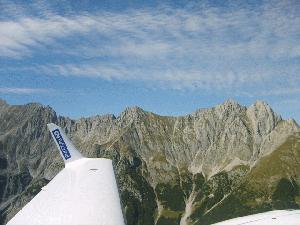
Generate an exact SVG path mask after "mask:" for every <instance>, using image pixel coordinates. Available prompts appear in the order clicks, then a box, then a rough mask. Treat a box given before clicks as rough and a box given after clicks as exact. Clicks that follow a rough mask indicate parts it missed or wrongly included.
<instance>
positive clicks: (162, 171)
mask: <svg viewBox="0 0 300 225" xmlns="http://www.w3.org/2000/svg"><path fill="white" fill-rule="evenodd" d="M49 122H53V123H56V124H58V125H59V126H61V127H63V128H64V129H65V132H66V133H67V135H68V136H70V137H71V139H72V140H73V142H74V143H75V145H76V146H77V147H78V149H81V150H82V153H83V155H85V156H87V157H107V158H111V159H113V161H114V166H115V170H116V175H117V180H118V183H119V187H120V195H121V199H122V204H123V207H124V215H125V217H126V220H127V224H128V225H137V224H138V225H148V224H149V225H152V224H157V225H162V224H166V225H172V224H181V225H188V224H211V223H213V222H218V221H221V220H224V219H228V218H232V217H235V216H242V215H247V214H250V213H256V212H262V211H266V210H270V209H281V208H298V207H299V205H300V193H299V185H300V128H299V126H298V125H297V124H296V122H295V121H294V120H282V119H281V117H280V116H278V115H277V114H276V113H274V112H273V110H272V109H271V108H270V107H269V105H267V104H266V103H264V102H260V101H257V102H256V103H254V104H253V105H251V106H250V107H249V108H246V107H244V106H241V105H239V104H238V103H236V102H234V101H227V102H225V103H224V104H222V105H218V106H216V107H213V108H210V109H200V110H198V111H196V112H195V113H193V114H190V115H187V116H180V117H166V116H159V115H156V114H153V113H151V112H146V111H144V110H142V109H140V108H138V107H133V108H127V109H126V110H125V111H124V112H122V113H121V114H120V116H118V117H115V116H114V115H104V116H95V117H91V118H82V119H79V120H71V119H69V118H66V117H61V116H57V115H56V113H55V112H54V111H53V110H52V109H51V108H50V107H45V106H42V105H39V104H27V105H23V106H11V105H8V104H7V103H5V102H4V101H2V100H1V101H0V199H1V202H0V212H1V221H0V222H1V223H5V222H6V221H7V220H9V219H10V218H11V217H12V216H13V215H14V214H15V213H17V211H18V210H20V209H21V208H22V206H23V205H25V204H26V203H27V202H28V201H29V200H30V199H31V198H33V197H34V195H35V194H37V193H38V192H39V190H40V189H41V187H42V186H44V185H45V184H46V183H47V182H49V180H51V179H52V178H53V177H54V176H55V175H56V174H57V173H58V172H59V171H60V170H61V169H62V168H63V161H62V160H61V159H60V155H59V152H58V151H57V149H56V147H55V145H54V142H53V141H52V140H51V137H50V133H49V132H48V130H47V127H46V124H47V123H49ZM99 213H101V212H99Z"/></svg>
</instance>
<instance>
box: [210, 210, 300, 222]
mask: <svg viewBox="0 0 300 225" xmlns="http://www.w3.org/2000/svg"><path fill="white" fill-rule="evenodd" d="M242 224H247V225H248V224H249V225H269V224H270V225H272V224H274V225H299V224H300V210H274V211H269V212H265V213H258V214H254V215H250V216H244V217H238V218H235V219H231V220H226V221H223V222H220V223H216V224H215V225H242Z"/></svg>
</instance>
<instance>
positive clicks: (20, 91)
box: [0, 87, 51, 94]
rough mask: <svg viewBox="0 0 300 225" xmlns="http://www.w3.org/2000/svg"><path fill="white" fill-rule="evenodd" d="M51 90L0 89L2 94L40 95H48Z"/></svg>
mask: <svg viewBox="0 0 300 225" xmlns="http://www.w3.org/2000/svg"><path fill="white" fill-rule="evenodd" d="M50 91H51V90H49V89H42V88H16V87H13V88H12V87H0V93H2V94H41V93H49V92H50Z"/></svg>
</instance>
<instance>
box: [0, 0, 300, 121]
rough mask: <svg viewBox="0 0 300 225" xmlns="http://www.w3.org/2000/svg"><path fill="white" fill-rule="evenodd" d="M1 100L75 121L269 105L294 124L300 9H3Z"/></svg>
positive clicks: (169, 4)
mask: <svg viewBox="0 0 300 225" xmlns="http://www.w3.org/2000/svg"><path fill="white" fill-rule="evenodd" d="M0 98H2V99H4V100H6V101H7V102H8V103H9V104H25V103H29V102H39V103H42V104H44V105H50V106H51V107H52V108H53V109H54V110H55V111H56V112H57V113H58V114H60V115H63V116H69V117H71V118H80V117H88V116H93V115H98V114H107V113H112V114H115V115H118V114H120V112H122V111H123V110H124V109H125V108H126V107H130V106H139V107H141V108H143V109H145V110H147V111H152V112H154V113H157V114H160V115H185V114H188V113H192V112H194V111H195V110H197V109H199V108H207V107H212V106H214V105H216V104H221V103H223V102H224V101H226V100H227V99H233V100H236V101H238V102H239V103H240V104H242V105H246V106H249V105H251V104H253V103H254V102H255V101H256V100H263V101H266V102H267V103H268V104H269V105H271V107H272V108H273V109H274V111H276V112H277V113H279V114H281V115H282V116H283V118H285V119H287V118H294V119H296V120H297V121H298V123H299V122H300V1H298V0H294V1H292V0H291V1H289V0H282V1H272V0H268V1H254V0H252V1H250V0H249V1H246V0H243V1H242V0H241V1H226V0H222V1H221V0H220V1H217V0H215V1H136V0H132V1H125V0H119V1H118V0H116V1H115V0H110V1H106V0H103V1H89V0H80V1H79V0H72V1H71V0H69V1H67V0H53V1H43V0H42V1H34V0H32V1H13V0H0Z"/></svg>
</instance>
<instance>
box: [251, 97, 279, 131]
mask: <svg viewBox="0 0 300 225" xmlns="http://www.w3.org/2000/svg"><path fill="white" fill-rule="evenodd" d="M247 116H248V118H249V119H250V121H251V123H252V125H253V128H254V130H255V132H256V133H258V134H261V135H264V134H268V133H270V132H271V131H272V130H273V129H274V128H275V127H276V125H277V124H278V122H279V121H281V120H282V118H281V116H279V115H277V114H276V113H275V112H274V111H273V110H272V108H271V107H270V106H269V105H268V104H267V103H265V102H263V101H256V102H255V103H254V104H253V105H251V106H250V107H249V108H248V109H247Z"/></svg>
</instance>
